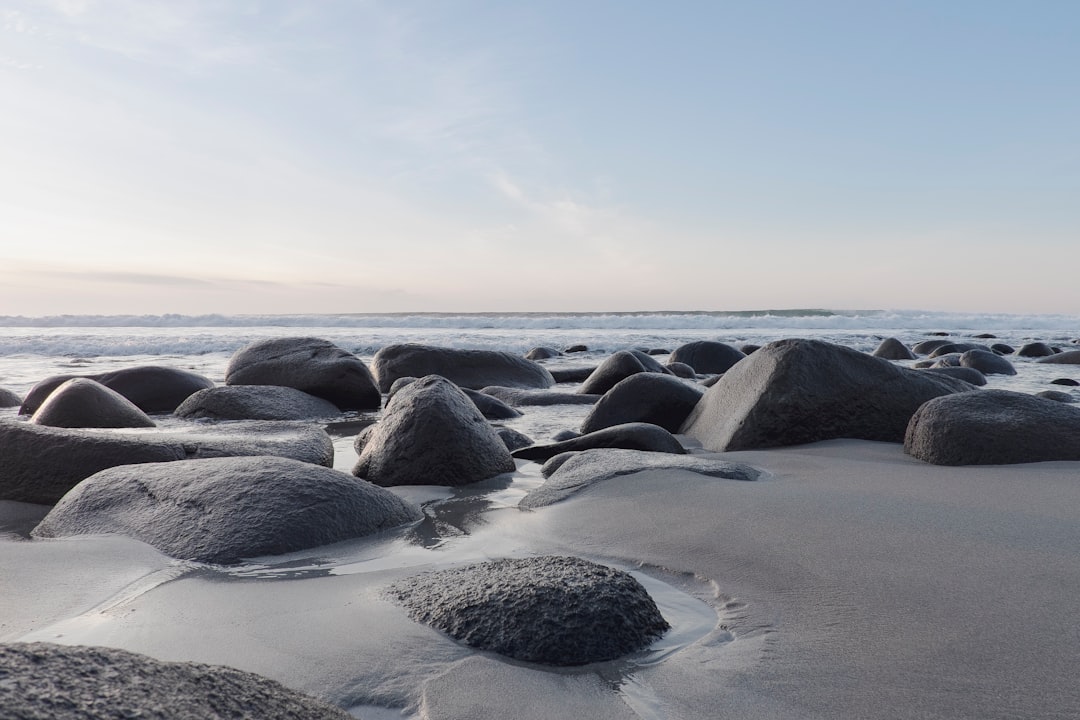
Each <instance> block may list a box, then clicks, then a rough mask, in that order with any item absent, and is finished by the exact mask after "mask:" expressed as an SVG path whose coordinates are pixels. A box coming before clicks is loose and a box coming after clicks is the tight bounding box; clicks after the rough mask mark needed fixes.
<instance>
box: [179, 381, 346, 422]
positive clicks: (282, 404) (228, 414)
mask: <svg viewBox="0 0 1080 720" xmlns="http://www.w3.org/2000/svg"><path fill="white" fill-rule="evenodd" d="M173 414H174V415H176V416H177V417H182V418H187V419H208V420H313V419H316V418H330V417H335V416H337V415H340V414H341V410H339V409H338V406H337V405H335V404H334V403H332V402H330V401H329V400H324V399H322V398H320V397H315V396H314V395H309V394H308V393H306V392H304V391H303V390H297V389H296V388H291V387H285V386H284V385H225V386H222V387H215V388H207V389H206V390H200V391H199V392H197V393H195V394H193V395H192V396H191V397H189V398H188V399H187V400H185V401H184V402H182V403H180V407H178V408H176V412H175V413H173Z"/></svg>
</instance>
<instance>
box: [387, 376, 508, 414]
mask: <svg viewBox="0 0 1080 720" xmlns="http://www.w3.org/2000/svg"><path fill="white" fill-rule="evenodd" d="M416 380H417V378H414V377H403V378H398V379H397V380H395V381H394V384H393V385H391V386H390V391H389V392H387V394H386V402H387V404H389V403H390V399H391V398H392V397H394V395H396V394H397V392H398V390H400V389H401V388H403V387H405V386H406V385H411V384H412V383H414V382H416ZM460 389H461V391H462V392H463V393H465V395H466V396H467V397H468V398H469V399H470V400H472V402H473V405H475V406H476V409H477V410H479V411H480V414H481V415H483V416H484V417H485V418H487V419H488V420H510V419H512V418H516V417H521V413H520V412H518V411H517V410H515V409H514V408H512V407H510V406H509V405H507V404H506V403H504V402H503V401H502V400H500V399H499V398H497V397H495V396H494V395H488V394H486V393H483V392H481V391H479V390H473V389H471V388H460ZM519 392H525V391H519Z"/></svg>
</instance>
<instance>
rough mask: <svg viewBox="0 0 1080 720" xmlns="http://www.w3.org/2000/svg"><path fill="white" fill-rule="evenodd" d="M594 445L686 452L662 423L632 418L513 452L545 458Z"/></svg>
mask: <svg viewBox="0 0 1080 720" xmlns="http://www.w3.org/2000/svg"><path fill="white" fill-rule="evenodd" d="M591 448H623V449H624V450H643V451H645V452H656V453H671V454H674V455H682V454H683V453H685V452H686V448H684V447H683V446H682V444H681V443H680V442H679V441H678V439H676V437H675V436H674V435H672V434H671V433H670V432H668V431H667V430H665V429H664V428H662V427H660V426H659V425H652V424H650V423H643V422H632V423H624V424H622V425H613V426H611V427H607V428H604V429H602V430H596V431H593V432H591V433H588V434H586V435H578V436H577V437H573V438H570V439H569V440H562V441H560V442H553V443H547V444H545V445H530V446H529V447H525V448H520V449H518V450H515V451H514V453H513V455H514V457H515V458H517V459H519V460H535V461H544V460H547V459H549V458H551V457H554V456H555V455H559V454H560V453H564V452H571V451H574V450H589V449H591Z"/></svg>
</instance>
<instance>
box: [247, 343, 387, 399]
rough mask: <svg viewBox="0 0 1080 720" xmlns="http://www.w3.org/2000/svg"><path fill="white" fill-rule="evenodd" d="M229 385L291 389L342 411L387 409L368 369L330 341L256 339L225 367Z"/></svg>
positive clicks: (353, 356)
mask: <svg viewBox="0 0 1080 720" xmlns="http://www.w3.org/2000/svg"><path fill="white" fill-rule="evenodd" d="M225 384H226V385H281V386H284V387H291V388H295V389H296V390H302V391H303V392H306V393H307V394H309V395H314V396H315V397H319V398H322V399H323V400H328V401H330V402H332V403H334V405H336V406H337V407H338V408H339V409H341V410H378V409H379V408H380V407H381V406H382V394H381V393H380V392H379V389H378V388H377V387H375V380H374V378H372V376H371V372H370V371H369V370H368V367H367V365H365V364H364V362H363V361H362V360H361V359H360V358H358V357H356V356H355V355H353V354H352V353H350V352H347V351H345V350H343V349H341V348H339V347H338V346H337V345H335V344H333V343H332V342H330V341H329V340H323V339H321V338H314V337H284V338H274V339H272V340H257V341H256V342H253V343H251V344H250V345H247V346H245V347H242V348H240V349H239V350H237V351H236V353H235V354H234V355H233V356H232V358H231V359H230V360H229V364H228V366H227V367H226V368H225Z"/></svg>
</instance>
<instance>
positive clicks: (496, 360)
mask: <svg viewBox="0 0 1080 720" xmlns="http://www.w3.org/2000/svg"><path fill="white" fill-rule="evenodd" d="M371 369H372V372H374V373H375V377H376V378H377V379H378V382H379V389H380V390H382V391H383V392H387V391H389V390H390V386H391V385H393V384H394V381H395V380H397V379H398V378H400V377H410V376H411V377H425V376H428V375H441V376H442V377H444V378H446V379H447V380H449V381H451V382H452V383H454V384H456V385H458V386H460V387H463V388H471V389H473V390H479V389H480V388H482V387H487V386H488V385H502V386H505V387H516V388H525V389H541V390H542V389H546V388H549V387H551V386H552V385H554V384H555V378H553V377H552V376H551V373H550V372H548V371H547V370H546V369H544V367H543V366H542V365H540V364H539V363H536V362H533V361H532V360H526V359H525V358H523V357H520V356H518V355H514V354H512V353H508V352H501V351H496V350H457V349H454V348H444V347H436V346H433V345H417V344H402V345H388V346H386V347H384V348H382V349H381V350H379V352H377V353H375V357H374V358H373V359H372V361H371Z"/></svg>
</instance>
